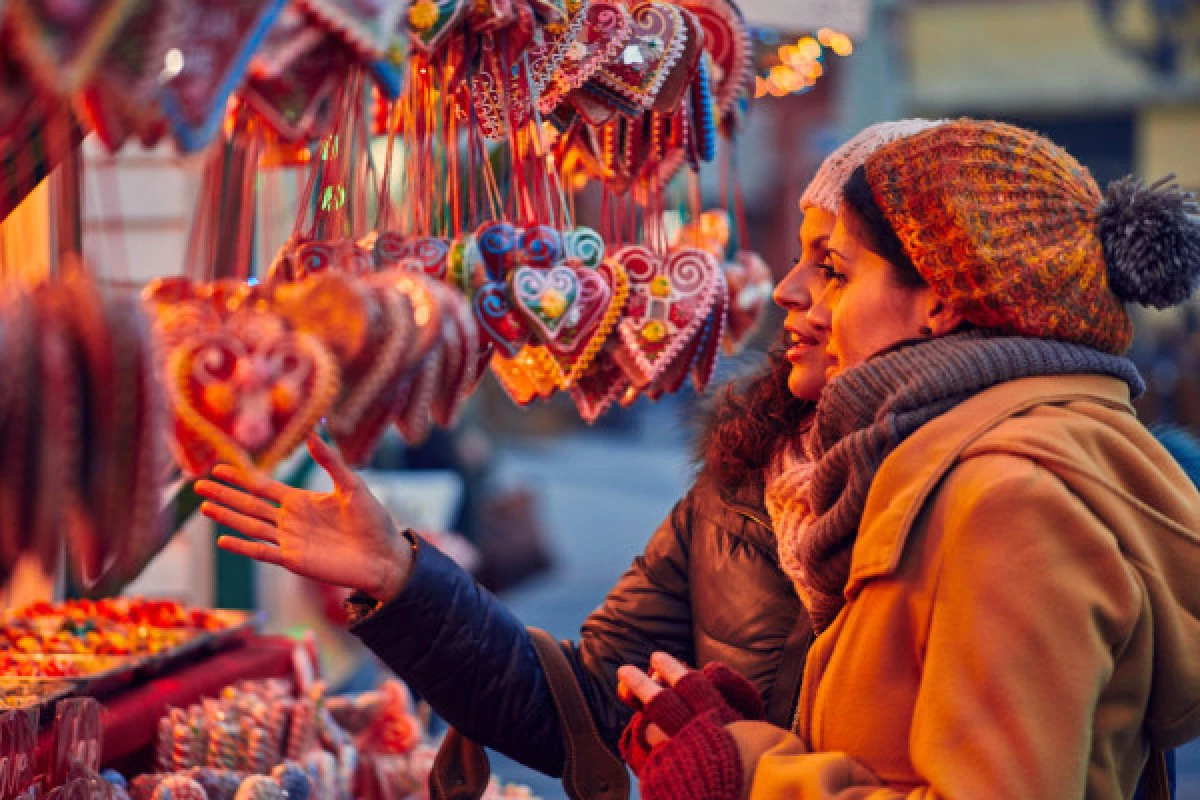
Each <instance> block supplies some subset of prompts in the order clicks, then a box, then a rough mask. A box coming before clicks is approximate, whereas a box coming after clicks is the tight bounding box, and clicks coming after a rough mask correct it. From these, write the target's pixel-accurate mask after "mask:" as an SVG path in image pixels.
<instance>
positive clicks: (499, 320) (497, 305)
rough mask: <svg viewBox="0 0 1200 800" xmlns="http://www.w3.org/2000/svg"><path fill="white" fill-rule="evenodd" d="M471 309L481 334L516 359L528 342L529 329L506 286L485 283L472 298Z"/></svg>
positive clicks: (495, 282)
mask: <svg viewBox="0 0 1200 800" xmlns="http://www.w3.org/2000/svg"><path fill="white" fill-rule="evenodd" d="M471 306H472V308H473V309H474V312H475V320H476V322H478V323H479V330H480V334H481V335H482V336H483V338H484V339H485V340H486V341H487V342H489V343H491V344H492V345H493V346H494V347H496V348H498V349H499V350H500V352H502V353H503V354H504V355H505V356H506V357H509V358H511V357H513V356H515V355H516V354H517V353H518V352H520V350H521V348H522V347H524V346H525V343H526V342H528V341H529V326H528V325H526V324H525V322H524V320H522V319H521V317H520V315H518V314H517V313H516V311H514V310H513V307H512V302H511V301H510V300H509V297H508V285H507V284H504V283H500V282H498V281H492V282H489V283H486V284H484V285H483V287H482V288H481V289H480V290H479V291H477V292H476V293H475V296H474V297H473V298H472V299H471Z"/></svg>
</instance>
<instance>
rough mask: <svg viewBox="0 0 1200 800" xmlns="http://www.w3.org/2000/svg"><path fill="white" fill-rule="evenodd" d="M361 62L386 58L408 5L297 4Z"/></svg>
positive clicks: (360, 1) (345, 0)
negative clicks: (394, 33) (393, 36)
mask: <svg viewBox="0 0 1200 800" xmlns="http://www.w3.org/2000/svg"><path fill="white" fill-rule="evenodd" d="M296 2H297V3H298V4H299V5H300V7H301V8H303V9H304V10H305V11H307V12H308V13H309V14H310V15H311V16H312V17H313V19H315V20H317V22H318V23H319V24H320V25H321V26H322V27H324V28H325V29H326V30H328V31H329V32H330V33H332V34H333V35H334V36H336V37H337V38H338V40H339V41H341V42H342V43H343V44H345V45H346V46H347V47H349V48H350V50H351V51H352V52H353V53H354V55H355V56H356V57H357V58H358V59H359V61H362V62H364V63H365V62H370V61H374V60H376V59H380V58H383V57H384V56H385V55H387V52H388V47H389V45H390V44H391V40H392V34H393V32H394V31H395V30H396V26H397V25H398V24H399V23H400V20H401V19H402V18H403V15H404V12H405V11H406V9H407V3H405V2H401V0H296Z"/></svg>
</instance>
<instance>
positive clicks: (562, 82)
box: [538, 0, 633, 114]
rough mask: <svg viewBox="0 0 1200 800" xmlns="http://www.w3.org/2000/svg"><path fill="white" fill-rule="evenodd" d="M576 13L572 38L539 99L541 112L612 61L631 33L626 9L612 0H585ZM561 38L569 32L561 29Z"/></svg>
mask: <svg viewBox="0 0 1200 800" xmlns="http://www.w3.org/2000/svg"><path fill="white" fill-rule="evenodd" d="M576 17H577V19H578V20H579V23H580V24H579V28H578V31H577V33H576V36H575V39H574V40H572V41H570V42H569V43H568V44H567V47H566V53H565V56H564V58H563V59H562V60H561V62H559V64H558V69H557V70H556V71H555V72H554V73H553V75H552V76H551V78H550V81H549V82H548V83H547V84H546V85H545V87H544V88H543V90H542V93H541V97H540V98H539V99H538V109H539V110H540V111H541V112H542V113H543V114H549V113H550V112H551V111H553V110H554V109H555V108H556V107H557V106H558V105H559V104H560V103H562V102H563V100H565V99H566V97H567V95H569V94H571V92H573V91H575V90H576V89H579V88H580V87H582V86H583V85H584V84H585V83H586V82H587V81H588V79H589V78H591V77H592V76H593V75H595V74H596V73H597V72H598V71H599V70H600V69H601V67H603V66H604V65H605V64H608V63H611V62H612V61H614V60H615V59H616V58H617V57H618V56H619V55H620V53H621V51H622V50H623V49H624V48H625V45H626V44H627V43H628V42H629V37H630V36H631V35H632V34H633V20H632V18H631V17H630V16H629V11H628V10H627V9H626V8H625V6H624V5H623V4H621V3H618V2H613V1H612V0H592V1H591V2H589V3H585V4H584V5H583V6H582V7H581V8H580V10H579V11H578V12H577V14H576ZM553 38H560V37H552V39H553ZM561 38H562V40H563V41H564V42H566V41H567V38H568V35H567V34H566V33H564V34H563V35H562V37H561Z"/></svg>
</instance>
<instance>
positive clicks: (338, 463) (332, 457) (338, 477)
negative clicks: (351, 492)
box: [308, 432, 358, 489]
mask: <svg viewBox="0 0 1200 800" xmlns="http://www.w3.org/2000/svg"><path fill="white" fill-rule="evenodd" d="M308 452H309V453H310V454H311V455H312V457H313V461H316V462H317V464H319V465H320V466H321V469H323V470H325V471H326V472H328V473H329V477H330V478H332V479H333V485H334V486H335V487H336V488H338V489H352V488H354V487H356V486H357V485H358V484H357V481H356V480H355V478H356V476H355V474H354V472H353V470H351V469H350V467H348V466H346V462H345V461H344V460H342V456H341V454H340V453H338V451H337V450H335V449H334V448H332V447H330V446H329V445H328V444H326V443H325V441H324V440H323V439H322V438H321V437H320V436H318V435H317V434H316V433H315V432H313V433H310V434H309V435H308Z"/></svg>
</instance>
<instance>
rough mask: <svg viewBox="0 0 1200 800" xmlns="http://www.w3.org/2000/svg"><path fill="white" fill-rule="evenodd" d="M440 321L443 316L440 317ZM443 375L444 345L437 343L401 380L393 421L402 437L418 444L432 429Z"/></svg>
mask: <svg viewBox="0 0 1200 800" xmlns="http://www.w3.org/2000/svg"><path fill="white" fill-rule="evenodd" d="M439 320H440V318H439ZM441 375H442V347H441V345H440V344H438V345H437V346H436V347H434V349H433V350H432V351H430V352H429V353H428V354H427V355H426V356H425V357H424V358H423V359H422V360H421V361H420V363H419V364H418V365H417V367H416V368H414V369H413V370H412V371H411V372H409V373H408V374H407V375H406V376H405V377H404V378H403V379H402V380H401V382H400V386H399V387H398V389H397V391H396V405H395V408H394V409H393V411H392V421H393V422H394V423H395V425H396V430H397V431H398V432H399V433H400V436H401V438H403V439H404V441H406V442H408V444H410V445H412V446H414V447H415V446H418V445H420V444H422V443H423V442H424V441H425V440H426V439H428V438H429V432H430V431H431V430H432V429H433V399H434V397H435V396H436V394H437V390H438V385H439V383H440V382H441Z"/></svg>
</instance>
